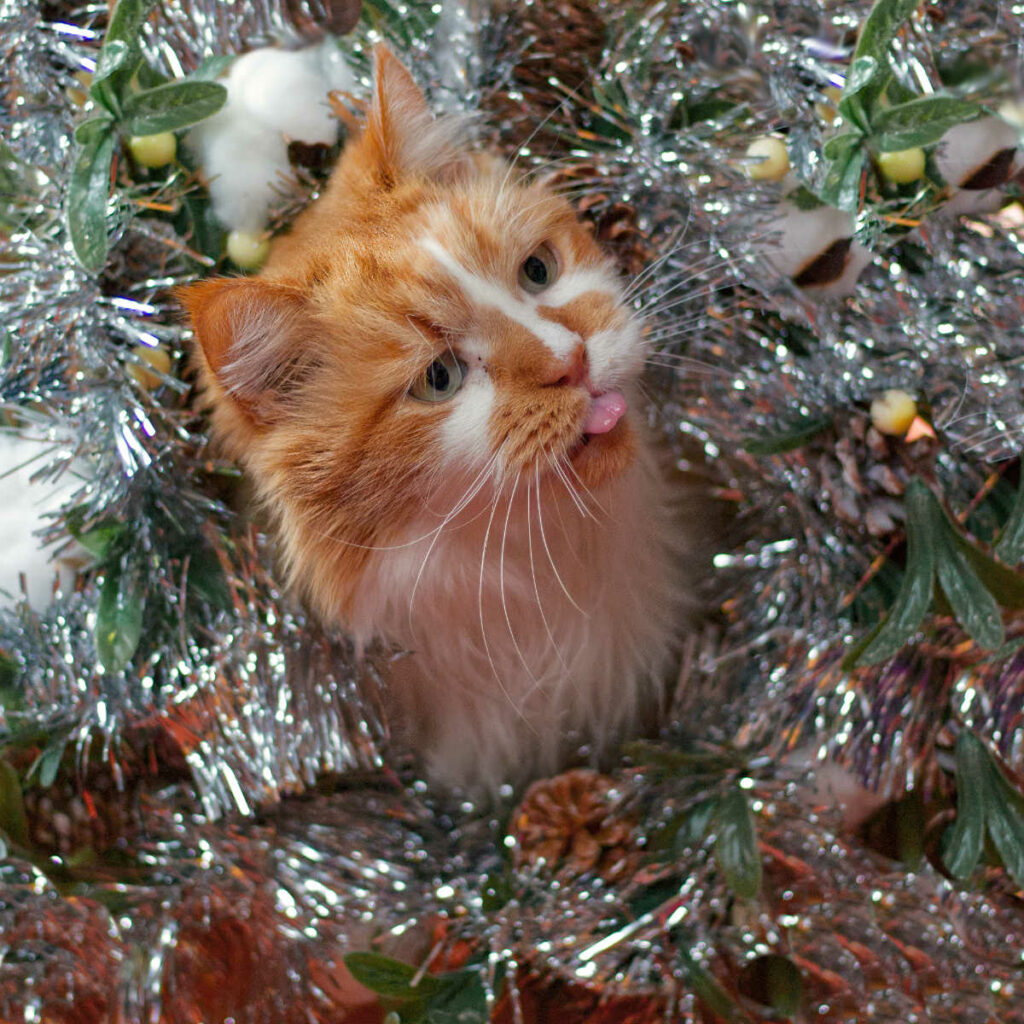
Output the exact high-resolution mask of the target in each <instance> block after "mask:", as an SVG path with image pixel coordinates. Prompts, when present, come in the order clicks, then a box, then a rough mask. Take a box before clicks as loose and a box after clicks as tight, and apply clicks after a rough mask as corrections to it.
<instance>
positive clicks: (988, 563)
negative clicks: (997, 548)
mask: <svg viewBox="0 0 1024 1024" xmlns="http://www.w3.org/2000/svg"><path fill="white" fill-rule="evenodd" d="M956 542H957V546H958V547H959V548H960V550H961V551H962V552H963V554H964V556H965V557H966V558H967V561H968V562H970V563H971V565H972V566H973V568H974V571H975V572H976V573H977V574H978V577H979V579H980V580H981V582H982V583H984V584H985V587H986V588H987V590H988V592H989V593H990V594H991V595H992V596H993V597H994V598H995V599H996V601H997V602H998V603H999V604H1000V605H1001V606H1002V607H1003V608H1024V573H1021V572H1020V571H1019V570H1016V569H1010V568H1008V567H1007V566H1005V565H1003V564H1002V563H1001V562H997V561H996V560H995V559H994V558H991V557H990V556H989V555H987V554H985V552H984V551H982V550H981V549H980V548H978V547H977V546H976V545H974V544H972V543H971V542H970V541H969V540H968V539H967V538H966V537H964V536H963V535H962V534H960V533H957V535H956Z"/></svg>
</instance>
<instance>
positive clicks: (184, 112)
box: [67, 0, 227, 273]
mask: <svg viewBox="0 0 1024 1024" xmlns="http://www.w3.org/2000/svg"><path fill="white" fill-rule="evenodd" d="M152 5H153V0H120V2H119V3H118V4H117V6H116V7H115V8H114V12H113V14H112V15H111V17H110V23H109V24H108V26H107V33H106V36H105V38H104V40H103V45H102V47H101V49H100V52H99V56H98V57H97V60H96V69H95V71H94V72H93V76H92V83H91V85H90V87H89V96H90V98H91V99H92V101H93V103H94V104H95V107H96V110H97V112H96V113H95V114H94V116H92V117H90V118H89V119H88V120H86V121H83V122H82V123H81V124H79V125H78V127H77V128H76V129H75V142H77V143H78V146H79V151H78V158H77V159H76V161H75V165H74V168H73V170H72V172H71V180H70V183H69V187H68V199H67V215H68V231H69V234H70V236H71V243H72V245H73V246H74V250H75V255H76V256H77V258H78V261H79V263H81V264H82V266H83V267H84V268H85V269H86V270H89V271H91V272H93V273H97V272H98V271H100V270H102V269H103V266H104V264H105V263H106V258H107V250H108V248H109V238H110V233H111V227H112V225H111V224H110V223H109V221H108V218H107V208H108V205H109V199H110V190H111V185H112V183H113V182H114V180H115V179H116V172H117V168H116V155H117V152H118V150H119V145H118V142H119V138H130V137H132V136H146V135H156V134H159V133H161V132H176V131H180V130H181V129H183V128H187V127H189V126H190V125H193V124H195V123H196V122H198V121H203V120H205V119H206V118H208V117H210V116H211V115H213V114H215V113H217V111H218V110H220V108H221V107H222V106H223V105H224V102H225V100H226V99H227V90H225V88H224V87H223V86H222V85H218V84H217V83H216V82H211V81H206V80H204V79H205V77H206V72H205V70H204V71H203V72H201V73H197V74H195V75H193V76H191V77H189V78H186V79H182V80H180V81H164V80H162V79H161V76H160V75H158V74H157V72H156V71H154V70H153V69H152V68H150V67H149V66H148V65H147V64H146V63H145V60H144V58H143V55H142V49H141V47H140V45H139V36H140V32H141V29H142V25H143V23H144V22H145V19H146V16H147V14H148V13H149V10H150V8H151V7H152ZM142 82H147V83H149V84H148V86H147V87H145V88H143V87H141V84H140V83H142Z"/></svg>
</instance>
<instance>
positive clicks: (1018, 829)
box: [985, 750, 1024, 887]
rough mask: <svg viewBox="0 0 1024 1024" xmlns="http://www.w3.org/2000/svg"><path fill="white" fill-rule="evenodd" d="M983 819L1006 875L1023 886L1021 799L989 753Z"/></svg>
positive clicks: (1023, 804)
mask: <svg viewBox="0 0 1024 1024" xmlns="http://www.w3.org/2000/svg"><path fill="white" fill-rule="evenodd" d="M986 755H987V756H988V784H987V790H986V794H985V822H986V824H987V825H988V834H989V835H990V836H991V837H992V842H993V844H994V845H995V848H996V850H997V851H998V852H999V858H1000V860H1002V862H1003V867H1005V868H1006V871H1007V874H1009V876H1010V877H1011V878H1012V879H1013V880H1014V882H1015V883H1016V884H1017V885H1018V886H1021V887H1024V798H1022V797H1021V794H1020V793H1018V792H1017V790H1016V788H1014V786H1013V785H1011V783H1010V782H1009V780H1008V779H1007V778H1006V776H1005V775H1003V772H1002V770H1001V769H1000V767H999V765H998V764H997V763H996V760H995V758H994V757H992V755H991V754H989V753H988V751H987V750H986Z"/></svg>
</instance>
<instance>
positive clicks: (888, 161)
mask: <svg viewBox="0 0 1024 1024" xmlns="http://www.w3.org/2000/svg"><path fill="white" fill-rule="evenodd" d="M878 169H879V170H880V171H881V172H882V177H883V178H885V179H886V180H887V181H891V182H894V183H895V184H897V185H906V184H907V183H908V182H911V181H917V179H918V178H920V177H921V175H922V174H924V150H923V149H921V147H920V146H915V147H914V148H913V149H897V150H894V151H893V152H891V153H879V154H878Z"/></svg>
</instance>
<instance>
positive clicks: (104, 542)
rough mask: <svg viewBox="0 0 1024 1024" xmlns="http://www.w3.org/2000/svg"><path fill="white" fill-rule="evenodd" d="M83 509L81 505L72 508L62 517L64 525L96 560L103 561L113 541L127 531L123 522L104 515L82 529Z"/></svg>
mask: <svg viewBox="0 0 1024 1024" xmlns="http://www.w3.org/2000/svg"><path fill="white" fill-rule="evenodd" d="M84 512H85V510H84V509H83V508H81V507H78V508H74V509H72V510H71V511H70V512H69V513H68V514H67V515H66V516H65V517H64V525H65V526H66V527H67V529H68V533H70V534H71V536H72V537H74V538H75V540H77V541H78V543H79V544H81V545H82V547H83V548H85V550H86V551H88V552H89V554H90V555H92V556H93V558H95V559H96V561H97V562H101V561H103V559H104V558H106V557H107V555H108V554H109V553H110V551H111V548H112V547H113V545H114V543H115V542H116V541H117V540H118V539H119V538H120V537H122V536H124V534H125V532H126V531H127V529H128V528H127V526H126V525H125V524H124V523H119V522H118V521H117V520H116V519H111V518H109V517H104V518H103V519H100V520H98V521H97V522H96V523H94V524H93V525H92V527H90V528H89V529H88V530H83V529H82V522H83V520H84V518H85V516H84Z"/></svg>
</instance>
